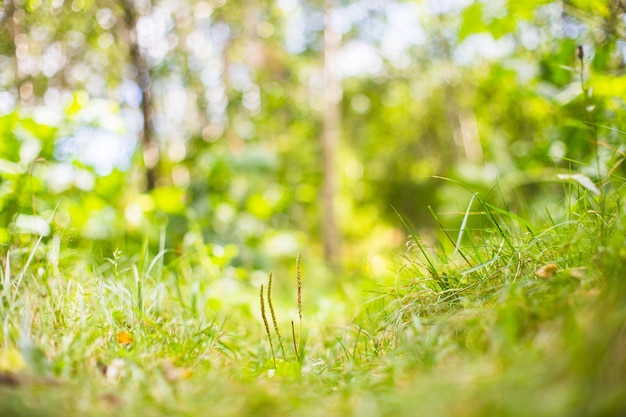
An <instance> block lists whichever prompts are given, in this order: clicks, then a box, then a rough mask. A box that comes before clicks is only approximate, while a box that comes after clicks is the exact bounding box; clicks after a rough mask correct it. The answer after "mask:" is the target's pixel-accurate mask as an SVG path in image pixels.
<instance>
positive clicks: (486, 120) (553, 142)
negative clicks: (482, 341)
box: [0, 0, 626, 276]
mask: <svg viewBox="0 0 626 417" xmlns="http://www.w3.org/2000/svg"><path fill="white" fill-rule="evenodd" d="M129 4H132V5H133V7H135V9H136V11H137V13H138V15H139V20H138V23H137V28H128V27H125V26H124V25H125V23H124V17H123V7H122V2H121V1H114V0H80V1H79V0H75V1H65V2H64V1H52V2H42V1H25V0H11V1H5V2H4V3H3V6H2V9H1V11H0V21H1V22H2V29H0V63H1V66H0V68H1V69H0V114H1V116H0V135H2V141H0V207H1V213H0V220H1V221H0V244H1V245H2V247H3V248H4V249H3V250H7V248H9V247H10V246H12V245H16V246H20V245H25V244H27V243H28V242H30V241H32V240H33V239H36V238H37V236H38V235H39V234H41V233H43V234H44V235H47V236H48V237H47V238H46V239H48V240H51V239H53V237H54V236H56V239H61V240H62V241H63V244H64V245H67V246H69V247H75V248H83V249H91V250H92V251H94V253H98V254H102V255H104V256H110V255H111V254H112V253H113V252H114V250H115V249H117V248H120V249H122V250H123V251H124V252H126V253H139V252H140V251H139V250H140V249H141V248H142V247H144V244H145V243H146V242H147V243H148V244H149V245H150V246H151V247H152V248H153V250H155V251H156V250H159V249H163V248H164V247H167V248H173V252H172V253H174V255H175V256H179V255H181V254H184V253H185V252H186V251H198V252H200V253H201V254H203V256H205V257H206V258H204V259H206V260H207V262H208V263H209V264H212V265H220V266H226V265H229V266H231V267H232V269H231V271H232V274H233V275H234V276H242V274H243V275H245V272H242V271H245V270H254V269H266V268H268V267H270V266H271V264H272V263H274V262H280V260H281V259H283V260H284V262H285V263H287V264H291V263H292V261H293V259H294V258H295V255H296V254H297V253H298V252H299V251H301V250H305V251H307V252H310V255H311V256H321V255H320V253H321V250H320V249H319V247H318V246H319V244H318V242H319V234H320V230H321V228H320V226H319V222H320V218H321V216H320V214H319V198H318V192H319V188H320V184H321V174H322V173H321V166H322V164H323V161H322V160H321V155H320V152H319V149H318V140H317V139H318V136H319V135H320V128H321V108H320V105H321V103H322V102H323V101H322V97H323V94H324V91H323V83H322V81H321V80H322V78H323V73H322V70H323V65H322V59H323V57H322V43H323V36H322V33H323V28H324V21H323V15H324V8H323V5H322V2H319V1H313V0H300V1H291V2H288V1H281V2H271V1H260V2H246V1H241V0H207V1H197V0H180V1H170V0H154V1H151V0H136V1H134V2H129ZM333 7H334V8H335V10H334V12H335V15H334V16H335V17H336V19H337V21H338V22H339V27H341V31H342V36H343V47H342V51H341V54H340V58H339V62H338V63H337V68H338V71H340V73H341V75H342V80H343V81H342V82H343V101H342V128H343V133H342V135H343V141H342V143H341V150H340V155H339V158H338V159H339V161H340V167H339V168H340V169H339V170H338V172H339V173H340V175H341V178H340V180H341V181H340V184H341V192H340V195H339V196H338V197H337V198H338V203H339V207H340V209H339V211H338V212H339V217H340V218H339V222H340V225H341V228H342V231H343V234H344V237H345V239H346V242H347V245H346V248H345V250H344V264H345V265H346V266H357V267H365V266H366V265H365V264H367V263H370V262H371V259H370V258H369V257H371V255H372V254H376V253H378V252H380V251H383V250H385V249H389V248H394V247H397V246H398V245H399V244H401V243H402V240H403V238H402V233H401V232H398V229H401V227H402V225H401V222H400V221H399V220H398V218H397V215H396V212H395V211H396V210H397V212H399V213H400V214H401V215H402V216H404V217H406V218H407V219H408V220H409V221H410V222H412V223H414V224H415V225H416V226H417V227H418V228H421V229H423V230H425V231H426V232H428V231H429V230H431V229H433V228H434V226H435V221H434V220H433V218H432V216H431V215H430V213H429V209H428V207H429V206H432V208H433V210H434V211H435V212H437V213H443V214H442V216H443V217H444V218H445V217H446V214H445V213H451V215H452V216H453V218H455V219H458V218H459V217H458V214H455V213H458V212H459V211H461V212H462V211H463V210H464V209H465V207H466V205H467V201H468V199H469V196H467V195H464V194H459V193H458V190H457V189H456V188H454V187H451V186H450V185H449V184H448V183H446V182H443V181H440V180H437V179H433V176H444V177H450V178H453V179H459V180H461V181H462V182H464V183H466V184H468V185H469V186H470V187H472V188H473V189H475V190H476V191H484V192H485V194H489V191H490V190H492V189H493V187H494V186H495V185H496V184H497V186H498V192H497V193H491V194H489V195H491V196H494V197H493V198H498V199H502V200H504V202H505V204H506V205H510V206H511V207H508V209H510V210H512V211H516V210H517V211H522V210H535V209H536V207H538V206H540V204H542V203H543V200H544V199H545V198H546V197H547V196H553V195H554V194H555V193H562V186H561V185H559V184H558V181H557V180H556V174H557V173H558V172H561V171H566V172H570V171H573V172H581V173H583V174H584V175H587V176H588V177H590V178H592V179H593V180H594V181H595V182H596V183H597V184H599V186H600V187H602V186H610V184H604V180H605V179H606V178H607V174H608V172H610V171H615V170H623V168H622V166H621V165H620V164H621V161H622V160H623V155H624V149H623V137H624V136H623V135H624V133H623V132H622V131H621V130H620V126H623V125H625V124H626V123H625V122H626V120H624V118H626V115H625V113H624V112H623V107H624V98H623V97H625V96H626V95H625V92H626V77H625V76H624V40H625V35H626V32H625V28H624V7H623V5H622V2H615V1H610V0H595V1H593V2H589V1H547V0H535V1H524V2H522V1H514V0H509V1H499V2H495V3H494V2H487V1H473V2H461V1H459V2H438V1H435V0H432V1H418V2H395V1H390V2H366V1H339V2H337V3H336V4H335V5H334V6H333ZM130 38H132V39H136V40H137V43H138V45H139V46H140V51H141V54H142V55H143V56H144V57H145V59H146V61H147V63H148V65H149V66H150V68H149V70H150V75H151V77H152V85H151V92H152V94H153V97H154V101H155V114H154V118H155V125H156V131H157V136H158V140H159V146H160V147H161V160H160V162H159V176H160V177H159V180H158V183H157V185H158V187H157V188H156V189H155V190H153V191H151V192H144V191H143V190H144V185H143V177H142V175H141V169H142V168H141V167H142V162H141V161H140V158H141V157H140V155H141V152H137V147H138V146H140V145H138V143H139V138H140V135H141V113H140V99H141V95H140V94H139V91H138V88H139V87H138V86H137V81H136V76H137V74H136V69H135V68H133V66H132V64H131V60H130V58H129V50H128V46H127V45H128V40H129V39H130ZM577 45H582V47H583V51H584V56H583V57H582V59H579V58H578V57H577V55H576V51H577ZM564 121H565V122H564ZM520 196H521V197H524V198H522V199H519V198H518V197H520ZM517 201H527V202H528V204H527V206H524V207H515V205H516V204H517V203H516V202H517ZM535 203H536V204H537V206H535V205H534V204H535ZM394 209H395V210H394ZM146 239H147V240H146ZM163 239H165V240H163ZM168 256H170V255H169V254H168ZM205 267H206V268H209V269H210V268H211V266H210V265H208V266H207V265H205ZM206 268H205V269H206ZM385 268H386V266H385V265H382V266H380V265H379V267H378V269H377V270H376V271H378V272H381V271H382V272H384V271H385ZM376 271H375V272H376ZM205 272H206V271H205Z"/></svg>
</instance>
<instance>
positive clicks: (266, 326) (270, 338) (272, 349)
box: [259, 284, 276, 368]
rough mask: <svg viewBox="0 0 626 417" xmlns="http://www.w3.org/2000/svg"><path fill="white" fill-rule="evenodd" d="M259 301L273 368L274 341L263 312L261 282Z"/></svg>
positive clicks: (263, 302) (274, 357)
mask: <svg viewBox="0 0 626 417" xmlns="http://www.w3.org/2000/svg"><path fill="white" fill-rule="evenodd" d="M259 301H260V302H261V317H262V318H263V324H264V325H265V333H266V334H267V340H268V341H269V342H270V351H271V352H272V360H273V361H274V368H276V355H275V354H274V343H273V342H272V333H271V332H270V325H269V322H268V321H267V315H266V314H265V298H264V297H263V284H261V291H260V295H259Z"/></svg>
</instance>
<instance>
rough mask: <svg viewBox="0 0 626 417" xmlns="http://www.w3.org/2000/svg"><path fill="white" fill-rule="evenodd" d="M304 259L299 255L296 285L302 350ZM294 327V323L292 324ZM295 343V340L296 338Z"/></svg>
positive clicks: (299, 341) (299, 342)
mask: <svg viewBox="0 0 626 417" xmlns="http://www.w3.org/2000/svg"><path fill="white" fill-rule="evenodd" d="M301 258H302V253H298V257H297V258H296V284H297V286H298V320H299V321H300V331H299V340H298V344H299V345H300V347H301V348H302V271H301V270H300V260H301ZM292 327H293V322H292ZM294 343H295V338H294ZM296 356H297V357H298V356H299V354H298V349H296Z"/></svg>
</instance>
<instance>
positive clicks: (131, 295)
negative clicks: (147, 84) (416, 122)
mask: <svg viewBox="0 0 626 417" xmlns="http://www.w3.org/2000/svg"><path fill="white" fill-rule="evenodd" d="M623 184H624V181H621V180H615V181H613V182H612V183H611V184H609V185H610V187H609V185H606V187H604V189H603V190H602V191H603V193H602V194H601V195H600V196H594V195H592V194H590V193H588V192H587V190H585V189H584V187H579V186H577V185H576V184H566V185H565V186H564V194H563V196H562V200H559V201H555V202H554V203H555V204H554V206H553V207H550V208H549V209H548V210H547V211H542V210H536V211H535V212H536V214H528V213H525V214H519V213H514V212H513V211H510V210H508V209H505V208H502V207H501V206H499V205H498V204H496V203H494V202H493V201H491V200H489V199H488V198H487V196H482V195H480V194H473V195H472V197H471V199H470V204H469V205H468V207H467V209H466V210H465V211H464V212H461V213H459V215H458V219H457V220H458V221H456V223H455V225H453V226H446V225H445V224H444V220H442V219H440V218H439V216H437V214H436V213H433V214H434V215H435V217H436V220H437V222H438V223H439V224H440V226H441V232H440V234H441V239H440V241H439V242H427V241H424V240H422V239H421V238H420V237H419V236H418V234H416V233H413V232H412V231H411V232H410V235H411V237H410V238H409V244H408V249H407V251H406V253H405V254H404V255H403V256H398V259H400V260H401V261H402V262H403V265H402V266H399V267H398V274H397V276H396V278H395V284H394V285H392V286H391V287H389V288H385V287H382V286H378V287H372V288H368V289H369V290H373V291H374V292H372V291H364V290H363V289H359V288H356V289H354V288H348V289H345V288H344V290H343V292H341V293H340V292H334V291H330V290H328V288H320V287H319V286H316V285H315V280H316V277H315V276H312V274H311V273H307V270H315V269H314V268H313V267H310V268H307V260H306V259H304V258H303V259H302V265H303V268H302V272H300V268H298V272H297V275H298V277H297V276H296V273H295V272H294V271H289V272H285V271H282V272H281V273H276V274H274V275H273V281H272V283H273V285H274V286H275V288H274V289H272V291H273V292H272V297H273V298H271V299H270V298H268V297H270V294H269V288H268V284H269V285H272V284H270V283H269V282H268V281H267V280H268V277H267V276H266V275H263V277H262V278H258V279H256V278H255V279H250V280H248V281H244V280H237V278H236V277H228V276H224V277H220V276H219V274H217V275H215V274H214V273H213V272H211V271H214V270H215V265H210V264H209V261H208V260H207V259H203V258H202V256H203V255H202V254H201V253H200V252H198V253H195V252H193V251H188V252H187V253H185V254H184V255H182V256H179V257H166V256H165V255H166V251H165V248H161V250H160V251H159V252H158V253H157V254H150V253H149V252H148V250H147V249H146V250H144V251H143V253H141V254H138V255H136V254H124V253H121V252H116V253H114V254H111V256H110V258H108V259H102V260H101V262H100V263H96V264H95V265H94V264H88V263H86V262H84V261H82V260H81V254H80V252H77V253H68V254H67V255H64V249H63V248H62V247H61V246H62V245H61V242H60V241H59V240H58V239H54V238H51V239H42V240H41V241H38V240H37V239H35V240H32V241H25V243H24V245H23V246H22V247H13V248H10V250H8V251H7V252H6V253H4V254H3V258H2V259H3V264H2V265H3V268H2V272H1V273H0V282H1V283H2V286H1V289H0V319H1V323H0V326H1V334H0V341H1V343H0V349H1V350H0V369H1V370H2V374H1V375H2V382H0V415H3V416H4V415H7V416H13V415H14V416H31V415H32V416H66V415H85V416H96V415H107V416H108V415H113V416H117V415H119V416H130V415H142V416H165V415H182V416H185V415H188V416H199V415H212V416H263V415H268V416H270V415H271V416H293V415H299V416H346V415H358V416H367V415H372V416H403V415H406V416H415V415H425V416H555V415H571V416H578V415H580V416H615V415H623V414H624V413H626V280H625V279H626V237H625V236H626V215H625V214H624V213H623V211H622V205H623V196H622V192H623ZM611 187H612V188H611ZM528 212H529V213H531V212H533V210H530V209H529V210H528ZM166 258H167V261H166V260H165V259H166ZM295 262H296V261H295V260H294V265H295ZM546 265H549V266H548V267H546ZM542 268H543V269H542ZM198 271H204V272H205V273H206V275H202V274H200V273H199V272H198ZM207 271H209V272H211V273H209V272H207ZM300 274H301V277H300ZM300 281H301V290H302V293H301V294H299V293H298V287H299V283H300ZM260 285H264V288H265V289H266V290H265V300H266V301H265V302H266V303H271V304H266V306H267V307H269V308H268V309H266V312H265V313H266V314H267V316H266V323H265V324H264V323H263V319H262V317H261V311H260V310H261V309H260V306H259V288H260ZM278 290H280V291H278ZM346 293H347V294H348V297H346V296H345V294H346ZM263 299H264V296H263V293H262V295H261V300H263ZM301 303H302V304H301ZM300 323H301V324H300ZM292 326H293V327H292ZM292 329H293V330H292ZM277 330H278V331H277ZM278 332H280V334H281V335H282V336H281V339H280V340H281V342H279V339H278ZM127 336H130V338H132V341H131V342H130V343H127V342H128V340H125V338H126V337H127ZM268 336H269V338H271V339H272V340H273V344H272V346H270V343H269V340H268ZM292 339H296V340H292ZM294 346H297V351H296V348H294Z"/></svg>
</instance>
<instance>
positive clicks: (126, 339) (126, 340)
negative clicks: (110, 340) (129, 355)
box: [117, 332, 133, 345]
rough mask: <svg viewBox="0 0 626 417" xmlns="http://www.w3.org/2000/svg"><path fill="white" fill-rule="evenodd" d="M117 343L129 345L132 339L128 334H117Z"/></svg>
mask: <svg viewBox="0 0 626 417" xmlns="http://www.w3.org/2000/svg"><path fill="white" fill-rule="evenodd" d="M117 343H119V344H121V345H130V344H131V343H133V337H132V336H131V335H130V333H128V332H119V333H118V334H117Z"/></svg>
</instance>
